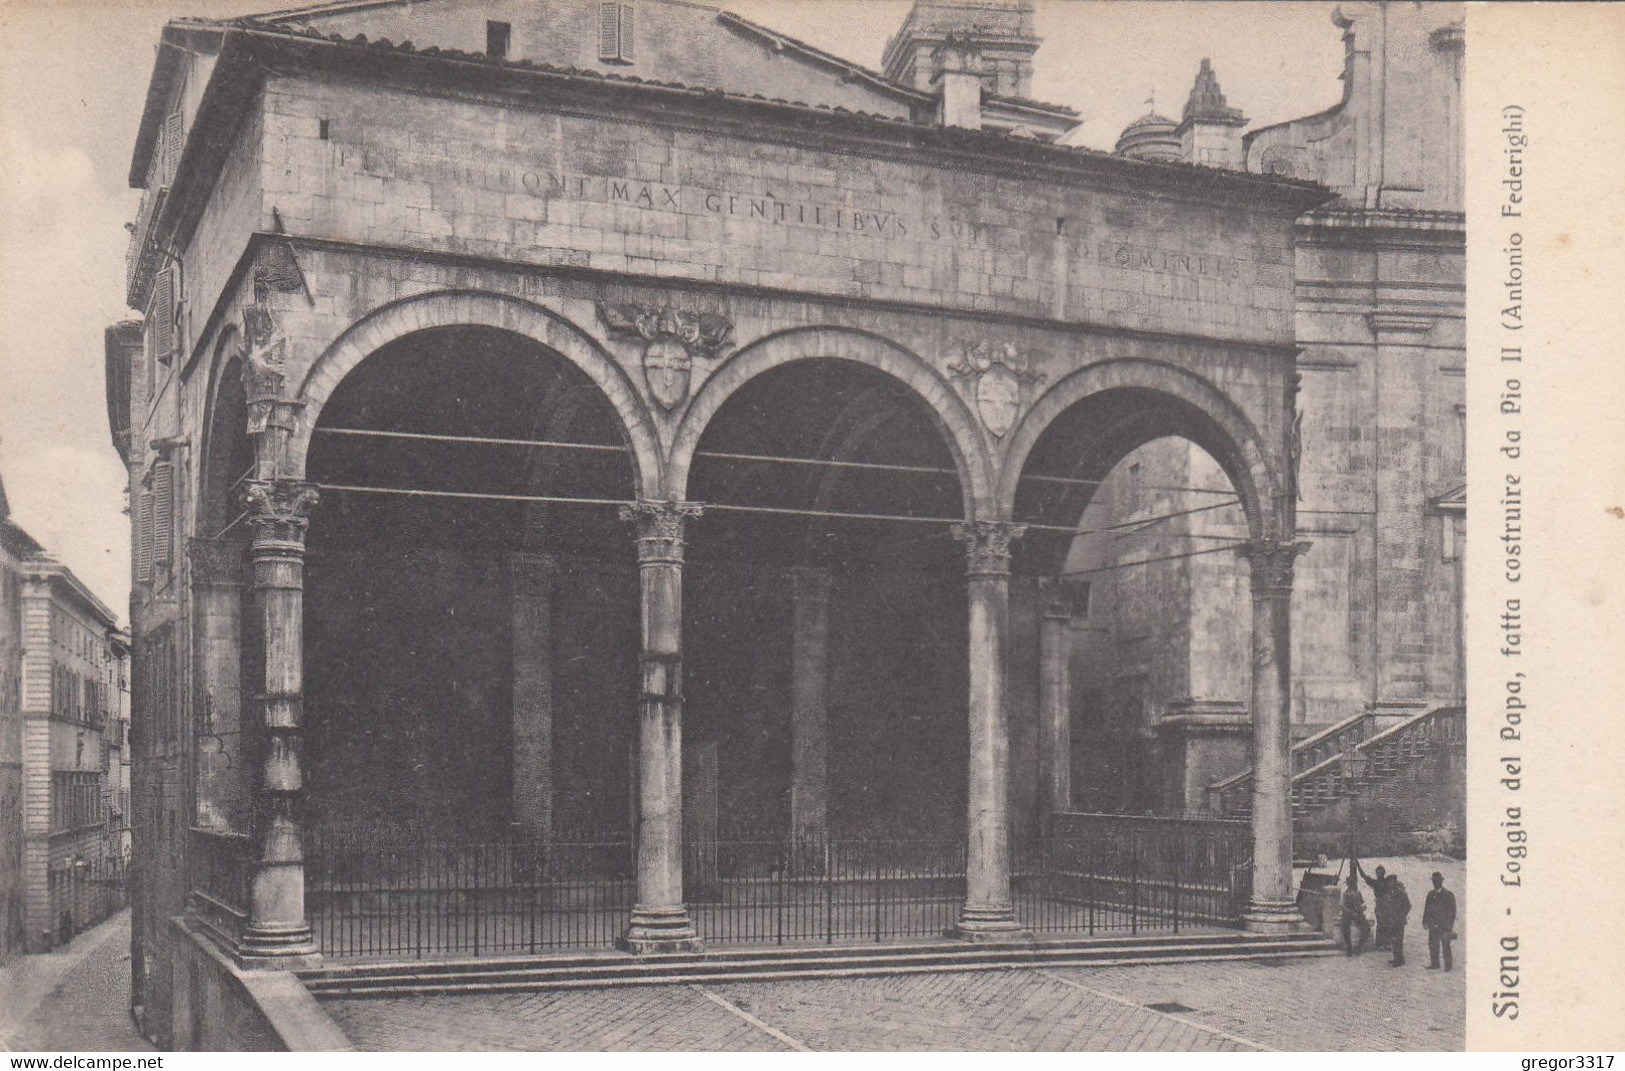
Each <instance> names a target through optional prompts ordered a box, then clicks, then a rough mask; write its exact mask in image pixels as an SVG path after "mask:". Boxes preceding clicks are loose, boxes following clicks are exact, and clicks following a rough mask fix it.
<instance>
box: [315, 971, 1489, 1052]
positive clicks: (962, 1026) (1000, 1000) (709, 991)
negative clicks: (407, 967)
mask: <svg viewBox="0 0 1625 1071" xmlns="http://www.w3.org/2000/svg"><path fill="white" fill-rule="evenodd" d="M1425 959H1426V957H1425V954H1424V956H1423V957H1422V960H1420V961H1418V960H1415V959H1413V960H1412V963H1411V965H1410V966H1408V967H1406V968H1403V969H1399V970H1396V969H1393V968H1390V967H1389V966H1388V959H1387V957H1386V956H1385V955H1371V954H1367V955H1365V956H1361V957H1358V958H1356V959H1353V960H1350V959H1347V958H1345V957H1343V956H1335V957H1325V958H1319V959H1308V960H1295V961H1290V962H1286V963H1282V964H1280V965H1274V966H1271V965H1265V964H1259V963H1203V964H1171V965H1168V966H1163V967H1108V968H1073V969H1057V970H1005V971H966V972H956V973H946V974H933V975H911V976H901V977H884V978H868V979H860V980H856V981H818V980H809V981H802V982H752V983H737V982H735V983H723V984H719V985H715V986H706V987H703V988H702V987H697V986H656V987H648V988H637V989H619V990H585V991H569V992H553V993H516V994H504V995H495V996H478V997H420V998H413V999H407V1000H387V1001H364V1000H358V1001H340V1002H334V1003H331V1004H328V1005H326V1007H327V1009H328V1010H329V1012H330V1013H332V1015H333V1016H334V1018H335V1019H336V1020H337V1021H338V1022H339V1024H340V1026H342V1027H343V1028H344V1029H345V1031H346V1032H348V1033H349V1034H350V1036H351V1037H352V1038H353V1039H354V1040H355V1042H356V1044H357V1046H358V1047H360V1048H364V1049H409V1050H420V1049H439V1048H451V1049H501V1050H523V1049H549V1050H560V1049H563V1050H572V1049H609V1050H640V1051H650V1050H667V1049H706V1050H713V1049H718V1050H720V1049H731V1050H779V1049H786V1048H809V1049H836V1050H887V1049H937V1050H955V1049H971V1050H999V1049H1005V1050H1074V1051H1076V1050H1145V1051H1155V1050H1162V1051H1189V1050H1249V1049H1305V1048H1308V1049H1322V1048H1331V1049H1351V1050H1415V1049H1459V1048H1460V1047H1461V1046H1462V1044H1463V1036H1462V1006H1463V1000H1464V996H1463V987H1462V971H1461V968H1460V962H1459V960H1458V964H1457V969H1456V971H1455V972H1453V973H1451V974H1444V973H1443V972H1439V971H1427V970H1423V969H1422V963H1423V962H1425ZM1151 1004H1158V1005H1169V1004H1178V1005H1182V1006H1183V1008H1184V1009H1187V1010H1180V1009H1176V1008H1169V1009H1167V1010H1157V1009H1153V1008H1150V1007H1147V1005H1151Z"/></svg>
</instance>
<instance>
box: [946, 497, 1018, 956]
mask: <svg viewBox="0 0 1625 1071" xmlns="http://www.w3.org/2000/svg"><path fill="white" fill-rule="evenodd" d="M1023 531H1025V529H1024V528H1023V527H1022V526H1020V525H1014V524H1008V523H1004V522H1000V521H967V522H965V523H963V524H956V525H954V527H953V534H954V538H956V539H958V540H960V541H961V542H962V543H964V544H965V555H966V570H965V576H966V586H967V588H968V595H969V599H968V601H969V608H970V628H969V633H970V636H969V644H968V647H969V658H970V762H969V772H970V784H969V792H968V793H967V799H966V803H967V808H966V809H967V822H966V829H965V833H966V844H965V906H964V907H963V908H962V909H961V911H960V914H959V923H958V925H957V926H956V927H955V931H956V932H957V933H958V935H959V936H961V937H965V938H968V939H971V940H978V939H988V938H1001V937H1012V936H1016V935H1018V934H1019V933H1020V926H1019V925H1018V924H1017V923H1016V916H1015V909H1014V906H1013V904H1012V901H1011V898H1010V815H1009V812H1010V739H1009V732H1010V730H1009V722H1008V713H1007V712H1006V710H1005V706H1004V635H1005V627H1006V624H1007V622H1008V618H1009V609H1010V607H1009V604H1010V543H1011V541H1012V540H1014V539H1016V538H1018V537H1019V536H1020V535H1021V533H1022V532H1023Z"/></svg>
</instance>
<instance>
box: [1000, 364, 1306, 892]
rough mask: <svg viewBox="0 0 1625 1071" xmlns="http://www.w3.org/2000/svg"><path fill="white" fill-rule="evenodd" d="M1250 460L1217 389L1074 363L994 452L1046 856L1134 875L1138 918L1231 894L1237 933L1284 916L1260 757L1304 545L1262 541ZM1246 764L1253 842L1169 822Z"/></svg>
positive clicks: (1274, 761)
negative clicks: (1146, 907)
mask: <svg viewBox="0 0 1625 1071" xmlns="http://www.w3.org/2000/svg"><path fill="white" fill-rule="evenodd" d="M1266 456H1267V454H1266V452H1265V451H1264V450H1263V449H1262V447H1261V445H1260V443H1259V440H1258V437H1257V435H1256V433H1255V432H1254V430H1253V429H1252V427H1251V426H1250V424H1248V422H1247V421H1246V420H1245V418H1243V417H1242V416H1241V415H1240V414H1239V412H1238V411H1237V410H1235V408H1234V407H1233V406H1232V405H1230V404H1229V403H1228V402H1227V401H1226V400H1225V399H1224V398H1223V397H1222V396H1221V395H1219V394H1218V392H1216V391H1214V390H1212V389H1211V388H1210V387H1207V386H1206V385H1205V384H1203V383H1201V382H1200V381H1199V380H1196V379H1195V378H1194V377H1190V376H1188V375H1186V374H1183V373H1177V372H1174V371H1172V370H1169V369H1166V368H1163V367H1160V366H1155V365H1149V364H1147V365H1144V366H1135V365H1133V364H1128V363H1125V364H1123V365H1119V366H1118V367H1115V368H1114V367H1112V366H1111V365H1109V364H1108V365H1104V366H1096V367H1092V368H1089V369H1085V370H1084V371H1082V372H1080V373H1077V374H1075V375H1074V377H1072V378H1071V380H1069V381H1063V383H1062V384H1060V385H1058V387H1057V389H1056V390H1055V391H1054V392H1052V394H1051V395H1050V396H1048V397H1046V398H1044V399H1041V401H1040V403H1039V404H1038V406H1036V407H1035V411H1034V413H1033V414H1032V415H1031V416H1030V417H1029V423H1028V425H1027V426H1026V427H1024V428H1023V429H1021V431H1020V432H1019V433H1018V435H1017V437H1016V439H1015V441H1014V444H1013V447H1012V449H1011V452H1010V455H1009V458H1008V461H1007V467H1006V472H1005V480H1004V483H1003V488H1004V491H1005V494H1006V496H1007V497H1006V501H1007V502H1008V503H1009V508H1010V509H1011V512H1012V515H1013V518H1014V519H1015V521H1016V523H1020V524H1025V525H1026V526H1027V529H1028V533H1027V538H1026V539H1025V540H1024V541H1023V544H1022V546H1021V547H1020V548H1019V549H1018V551H1017V554H1016V559H1015V571H1016V572H1017V574H1018V575H1024V576H1027V577H1030V578H1032V580H1033V582H1034V583H1035V584H1036V585H1037V586H1038V587H1039V588H1040V590H1041V591H1044V592H1046V595H1045V597H1044V598H1043V599H1042V602H1041V605H1042V608H1043V609H1042V618H1043V620H1042V621H1041V623H1040V624H1039V627H1038V629H1037V632H1038V641H1039V647H1040V650H1039V652H1038V657H1037V661H1038V663H1039V665H1040V667H1041V668H1040V681H1039V691H1040V695H1039V699H1038V704H1037V705H1038V708H1039V723H1040V724H1039V729H1038V734H1039V736H1040V737H1041V739H1042V740H1043V754H1042V756H1041V763H1040V765H1041V772H1040V781H1041V785H1042V790H1043V792H1044V794H1045V798H1044V800H1043V809H1044V810H1045V811H1046V812H1047V814H1048V823H1049V828H1050V831H1051V834H1052V836H1051V839H1050V842H1049V844H1048V846H1047V848H1046V851H1047V852H1049V853H1050V854H1051V856H1052V858H1050V859H1048V860H1047V865H1048V866H1049V868H1050V869H1052V870H1053V869H1055V868H1056V867H1057V863H1056V860H1055V859H1054V858H1053V855H1054V854H1055V853H1056V852H1059V853H1061V854H1062V855H1066V854H1069V853H1078V854H1082V855H1086V856H1088V857H1089V858H1091V859H1094V860H1096V861H1097V863H1098V861H1099V860H1101V859H1105V860H1106V863H1105V867H1106V869H1107V870H1109V871H1111V872H1114V873H1115V874H1119V875H1120V874H1123V873H1130V874H1132V882H1133V885H1134V887H1135V889H1139V888H1140V887H1141V884H1142V882H1143V881H1144V880H1145V879H1147V878H1148V877H1149V878H1150V879H1151V880H1152V882H1153V885H1154V886H1156V887H1159V888H1160V895H1161V896H1162V897H1163V898H1164V900H1163V901H1162V902H1161V903H1155V904H1153V905H1151V910H1152V911H1153V913H1168V912H1176V911H1177V910H1178V905H1179V902H1180V900H1181V899H1186V900H1187V901H1188V900H1189V898H1191V897H1192V896H1193V895H1194V896H1195V897H1196V899H1197V900H1198V902H1201V903H1203V905H1204V906H1202V907H1201V908H1200V910H1201V911H1202V912H1203V913H1204V914H1205V915H1206V916H1207V917H1208V918H1210V919H1213V920H1220V919H1223V920H1228V921H1235V920H1237V919H1238V917H1239V916H1240V915H1241V913H1242V909H1243V905H1247V904H1249V903H1250V904H1251V906H1250V907H1249V908H1248V911H1249V915H1248V916H1247V917H1248V919H1249V921H1251V920H1252V917H1253V914H1259V913H1261V914H1262V915H1268V916H1270V918H1271V919H1274V918H1285V917H1287V915H1288V914H1289V912H1290V903H1289V897H1290V888H1289V886H1290V876H1291V871H1290V865H1289V863H1290V859H1289V853H1290V841H1291V824H1290V822H1291V819H1290V809H1289V807H1288V806H1287V805H1286V795H1287V784H1286V780H1287V779H1286V778H1285V777H1284V776H1278V775H1277V771H1276V769H1275V767H1280V766H1283V765H1284V762H1285V755H1286V752H1287V714H1288V702H1289V697H1288V694H1287V683H1288V681H1289V668H1288V663H1289V646H1290V631H1289V617H1288V606H1287V599H1288V597H1289V596H1290V590H1291V569H1292V559H1293V558H1294V557H1295V556H1296V554H1297V553H1298V552H1299V551H1301V549H1302V547H1301V545H1299V544H1295V543H1292V542H1291V541H1290V540H1284V539H1281V538H1280V537H1279V534H1280V533H1283V532H1284V533H1290V532H1291V531H1292V524H1293V521H1292V501H1291V494H1290V492H1288V491H1284V490H1283V484H1282V481H1280V480H1279V479H1277V478H1276V477H1275V475H1274V473H1273V471H1272V469H1271V468H1270V466H1269V465H1268V464H1267V463H1266V462H1265V461H1264V458H1265V457H1266ZM1237 555H1240V556H1241V557H1243V558H1245V559H1246V561H1247V563H1248V568H1247V569H1246V570H1244V571H1242V572H1240V573H1239V574H1238V573H1237V572H1235V571H1233V570H1228V569H1224V568H1206V567H1205V566H1207V565H1208V564H1217V563H1218V562H1219V561H1221V560H1222V561H1233V560H1234V558H1235V557H1236V556H1237ZM1249 574H1250V575H1249ZM1214 692H1220V693H1232V692H1234V693H1236V695H1237V698H1235V699H1226V698H1224V697H1222V696H1220V697H1215V696H1213V695H1212V693H1214ZM1198 697H1200V700H1199V698H1198ZM1242 700H1245V701H1244V702H1243V701H1242ZM1198 708H1202V709H1198ZM1249 758H1250V759H1251V760H1252V761H1253V762H1254V765H1255V766H1256V767H1257V768H1258V769H1260V770H1264V769H1265V768H1266V767H1269V768H1270V770H1269V773H1268V775H1267V783H1266V776H1265V775H1261V776H1260V777H1259V778H1258V780H1257V783H1258V784H1259V785H1260V786H1264V789H1263V790H1262V791H1260V793H1259V794H1257V795H1256V796H1255V801H1256V802H1255V816H1254V820H1253V825H1252V829H1251V830H1250V831H1248V830H1246V828H1245V826H1243V825H1241V824H1239V823H1232V824H1231V825H1234V826H1236V828H1235V829H1233V830H1229V829H1226V828H1225V827H1224V826H1223V825H1212V824H1209V825H1206V826H1202V827H1197V826H1192V827H1191V828H1189V829H1181V828H1180V827H1179V826H1178V825H1177V823H1178V822H1181V821H1191V820H1195V819H1194V816H1193V814H1192V812H1194V811H1196V810H1198V809H1199V807H1200V800H1201V798H1202V790H1203V788H1205V785H1206V784H1207V783H1208V781H1209V780H1217V779H1218V778H1219V777H1222V776H1223V775H1224V774H1225V773H1228V772H1232V768H1233V767H1234V766H1235V765H1236V763H1238V762H1240V763H1245V762H1246V761H1247V760H1248V759H1249ZM1087 812H1111V813H1115V814H1118V815H1127V814H1135V815H1146V816H1156V815H1163V816H1167V817H1166V818H1164V819H1161V820H1157V819H1151V818H1148V819H1147V820H1146V822H1144V823H1138V824H1136V823H1133V822H1121V821H1119V822H1111V823H1108V822H1102V821H1098V820H1096V819H1093V818H1090V817H1089V816H1088V813H1087ZM1159 821H1160V822H1161V824H1158V823H1159ZM1147 823H1149V824H1147ZM1069 830H1070V831H1073V832H1075V833H1077V834H1079V836H1078V837H1076V838H1074V840H1073V842H1069V841H1068V837H1069V836H1070V834H1069V833H1068V832H1067V831H1069ZM1208 831H1211V832H1212V836H1209V834H1208ZM1244 832H1250V834H1251V835H1250V837H1248V838H1246V844H1245V850H1246V852H1247V856H1248V857H1243V856H1242V855H1241V849H1242V846H1243V843H1244V840H1243V837H1242V834H1243V833H1244ZM1193 837H1194V838H1195V839H1194V840H1193V839H1192V838H1193ZM1221 844H1223V845H1225V847H1224V850H1222V851H1216V850H1214V849H1215V848H1216V847H1217V846H1219V845H1221ZM1193 846H1194V854H1193ZM1260 846H1262V847H1260ZM1070 865H1071V863H1070V862H1068V861H1066V860H1064V859H1063V860H1061V862H1060V867H1061V868H1062V869H1064V868H1066V867H1068V866H1070ZM1111 880H1112V881H1117V880H1119V879H1118V878H1117V877H1113V878H1112V879H1111ZM1261 892H1262V895H1260V893H1261ZM1116 895H1117V896H1118V897H1119V898H1121V897H1122V896H1123V895H1125V894H1124V893H1123V892H1122V891H1121V890H1119V892H1118V893H1117V894H1116ZM1170 897H1171V898H1173V899H1172V902H1169V900H1168V899H1167V898H1170ZM1261 901H1263V905H1262V909H1261ZM1113 906H1118V905H1116V904H1113ZM1186 906H1187V909H1188V908H1189V907H1190V904H1189V903H1187V904H1186ZM1134 909H1135V912H1136V915H1137V914H1138V910H1139V905H1138V904H1137V903H1136V904H1135V905H1134Z"/></svg>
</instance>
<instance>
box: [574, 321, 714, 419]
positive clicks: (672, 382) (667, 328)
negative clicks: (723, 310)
mask: <svg viewBox="0 0 1625 1071" xmlns="http://www.w3.org/2000/svg"><path fill="white" fill-rule="evenodd" d="M598 319H599V320H600V321H601V322H602V323H603V325H604V327H605V328H606V329H607V330H608V331H609V336H610V337H611V338H639V339H642V340H643V343H644V346H643V378H644V381H645V382H646V383H647V384H648V386H649V396H650V397H652V398H653V399H654V400H655V401H656V402H657V403H659V405H660V407H661V408H662V409H665V410H668V411H670V410H672V409H675V408H676V407H677V406H679V405H681V404H682V403H683V400H684V399H685V398H687V397H688V388H689V383H690V381H691V380H692V379H693V369H694V359H695V358H696V357H702V358H707V359H712V358H716V357H720V356H721V355H722V351H723V350H724V349H725V348H726V347H727V345H728V343H729V342H731V341H732V340H733V331H734V325H733V321H731V320H729V319H728V318H727V317H726V316H723V315H721V314H719V313H712V312H698V313H696V312H685V311H682V310H680V309H674V308H672V307H671V306H669V305H665V306H660V307H656V306H653V305H637V304H631V303H623V302H611V301H600V302H598Z"/></svg>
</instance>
